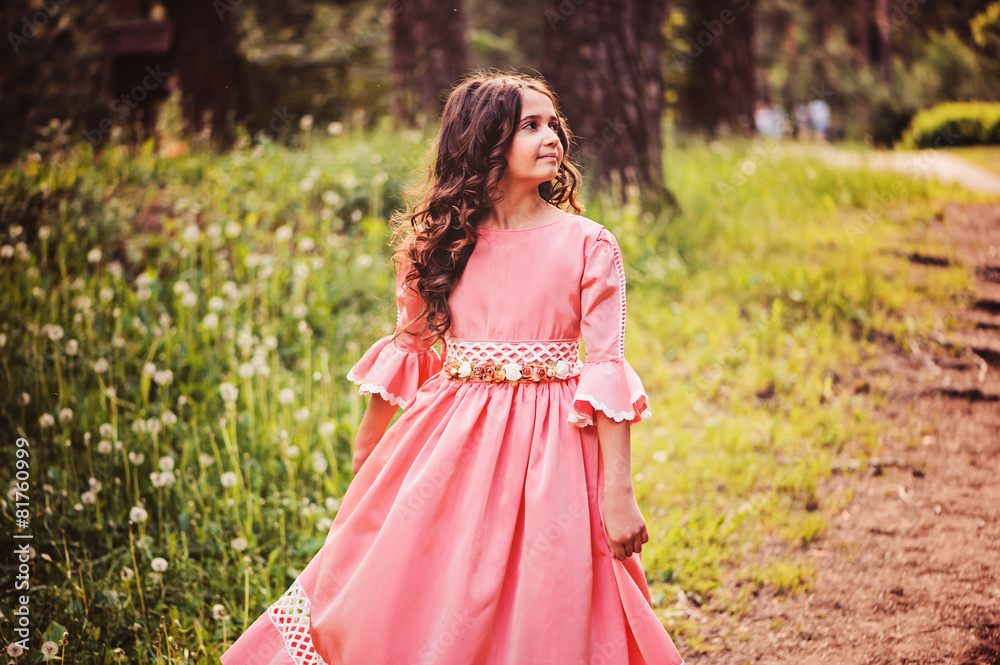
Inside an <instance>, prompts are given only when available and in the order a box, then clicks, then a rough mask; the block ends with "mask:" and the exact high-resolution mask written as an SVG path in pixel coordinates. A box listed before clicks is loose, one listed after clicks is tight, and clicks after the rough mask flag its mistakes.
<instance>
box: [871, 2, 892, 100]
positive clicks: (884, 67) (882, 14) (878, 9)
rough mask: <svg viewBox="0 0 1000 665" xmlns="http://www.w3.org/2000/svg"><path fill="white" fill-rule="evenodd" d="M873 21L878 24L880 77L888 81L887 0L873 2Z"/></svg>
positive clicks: (884, 81) (889, 62) (890, 45)
mask: <svg viewBox="0 0 1000 665" xmlns="http://www.w3.org/2000/svg"><path fill="white" fill-rule="evenodd" d="M875 23H876V24H877V25H878V35H879V61H880V64H881V67H880V72H881V79H882V83H889V81H890V79H891V78H892V69H891V65H892V41H891V39H892V33H891V29H892V25H891V24H890V23H889V0H877V2H876V3H875Z"/></svg>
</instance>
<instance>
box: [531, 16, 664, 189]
mask: <svg viewBox="0 0 1000 665" xmlns="http://www.w3.org/2000/svg"><path fill="white" fill-rule="evenodd" d="M666 11H667V3H666V0H624V1H623V2H619V3H614V4H612V3H606V2H586V3H583V4H579V3H567V2H559V1H558V0H549V2H548V3H547V5H546V11H545V14H546V18H547V19H548V21H547V28H546V38H545V39H544V40H543V41H544V44H545V46H544V52H543V54H542V72H543V75H544V76H545V78H546V80H547V81H548V82H549V83H550V84H551V85H552V88H553V90H554V91H555V93H556V95H557V96H558V98H559V105H560V108H561V109H562V111H563V113H564V114H565V116H566V120H567V122H568V123H569V126H570V130H571V131H572V132H573V133H574V134H575V135H576V137H577V142H578V145H579V149H580V152H581V153H582V155H581V156H582V158H583V159H582V160H583V162H585V163H586V164H587V165H588V166H589V167H591V168H592V169H593V173H594V180H595V183H594V184H595V186H596V188H598V189H601V188H604V187H605V186H607V185H608V184H609V183H610V182H612V181H618V182H619V183H620V184H621V185H623V187H622V190H621V194H622V197H623V198H624V195H625V187H626V186H629V185H636V186H638V187H639V191H640V192H642V193H643V195H644V196H646V197H648V200H649V201H654V200H658V201H660V202H666V203H667V204H669V205H674V204H675V203H676V202H675V201H674V199H673V196H672V195H671V194H670V191H669V189H668V188H667V186H666V183H665V181H664V174H663V168H662V162H663V155H662V151H663V146H662V143H663V139H662V135H661V131H660V128H661V122H662V118H663V111H664V89H663V85H664V84H663V72H662V64H663V63H662V54H663V48H664V36H663V26H664V22H665V20H666Z"/></svg>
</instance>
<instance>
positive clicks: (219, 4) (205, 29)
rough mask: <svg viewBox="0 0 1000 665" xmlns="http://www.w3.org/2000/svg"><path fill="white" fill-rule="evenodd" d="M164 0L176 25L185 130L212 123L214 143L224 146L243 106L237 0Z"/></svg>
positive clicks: (241, 114) (197, 128)
mask: <svg viewBox="0 0 1000 665" xmlns="http://www.w3.org/2000/svg"><path fill="white" fill-rule="evenodd" d="M163 5H164V7H165V8H166V10H167V16H168V17H169V18H171V19H173V21H174V22H175V25H176V26H177V33H176V36H175V39H174V43H175V45H176V46H175V49H176V57H175V60H174V62H175V63H176V67H177V72H178V74H179V75H180V85H181V90H182V91H183V111H184V121H185V124H186V125H187V127H186V130H187V131H190V132H192V133H197V132H200V131H202V130H203V128H204V124H205V123H206V122H208V123H211V132H212V142H213V144H215V146H216V147H219V148H224V147H228V146H229V145H231V144H232V142H233V140H234V139H235V131H234V127H235V123H236V122H238V121H240V120H242V119H243V118H244V117H245V115H246V110H247V104H246V101H245V98H244V94H243V92H244V91H243V86H242V85H241V80H240V68H239V60H238V55H237V52H238V49H239V32H238V30H237V27H238V18H239V11H238V9H237V7H238V5H239V2H236V1H235V0H199V1H198V2H190V1H189V0H163Z"/></svg>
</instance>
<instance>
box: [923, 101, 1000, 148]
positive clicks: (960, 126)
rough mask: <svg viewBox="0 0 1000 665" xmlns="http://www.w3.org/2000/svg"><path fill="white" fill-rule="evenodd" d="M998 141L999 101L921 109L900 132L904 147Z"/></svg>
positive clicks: (963, 103) (956, 103)
mask: <svg viewBox="0 0 1000 665" xmlns="http://www.w3.org/2000/svg"><path fill="white" fill-rule="evenodd" d="M995 144H1000V103H987V102H951V103H947V104H939V105H937V106H934V107H932V108H929V109H927V110H924V111H921V112H920V113H918V114H917V115H916V116H915V117H914V118H913V121H912V122H911V123H910V126H909V128H908V129H907V130H906V132H905V133H904V134H903V146H904V147H907V148H947V147H953V146H959V145H995Z"/></svg>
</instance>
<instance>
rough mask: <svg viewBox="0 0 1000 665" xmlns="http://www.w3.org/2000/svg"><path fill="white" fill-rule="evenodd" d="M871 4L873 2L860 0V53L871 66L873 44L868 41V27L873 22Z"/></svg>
mask: <svg viewBox="0 0 1000 665" xmlns="http://www.w3.org/2000/svg"><path fill="white" fill-rule="evenodd" d="M870 3H871V0H858V52H859V53H860V54H861V59H862V60H863V61H864V62H865V63H867V64H871V61H872V51H871V44H870V43H869V41H868V40H869V32H868V25H869V23H870V22H871V9H870V8H869V4H870Z"/></svg>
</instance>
